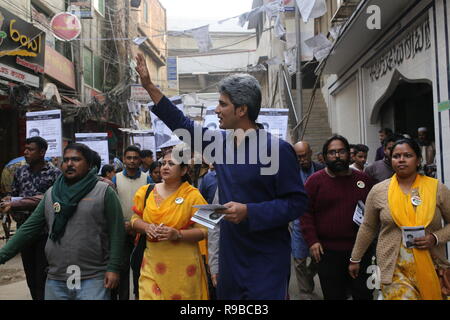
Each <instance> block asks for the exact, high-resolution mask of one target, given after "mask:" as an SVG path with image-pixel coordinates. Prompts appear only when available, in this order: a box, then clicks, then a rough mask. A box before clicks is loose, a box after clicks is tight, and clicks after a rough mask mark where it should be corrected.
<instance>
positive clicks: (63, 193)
mask: <svg viewBox="0 0 450 320" xmlns="http://www.w3.org/2000/svg"><path fill="white" fill-rule="evenodd" d="M96 173H97V169H96V168H94V169H92V170H91V171H90V172H88V174H87V175H86V176H85V177H84V178H83V179H81V180H80V181H78V182H76V183H74V184H72V185H68V184H67V182H66V179H65V178H64V175H60V176H59V178H58V179H57V180H56V182H55V184H54V185H53V189H52V201H53V209H54V211H55V219H54V220H53V226H52V230H51V233H50V239H52V240H53V241H54V242H56V241H58V242H59V240H60V239H61V237H62V236H63V235H64V232H65V230H66V225H67V222H68V221H69V219H70V218H71V217H72V216H73V214H74V213H75V210H76V209H77V206H78V203H79V202H80V201H81V199H83V197H84V196H85V195H87V194H88V193H89V192H91V190H92V189H94V187H95V185H96V184H97V182H98V179H97V176H96Z"/></svg>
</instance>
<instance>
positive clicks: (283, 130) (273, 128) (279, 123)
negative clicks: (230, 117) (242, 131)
mask: <svg viewBox="0 0 450 320" xmlns="http://www.w3.org/2000/svg"><path fill="white" fill-rule="evenodd" d="M288 119H289V109H273V108H261V111H260V112H259V117H258V119H257V120H256V122H257V123H260V124H262V125H263V127H264V129H265V130H267V131H269V132H270V133H271V134H273V135H275V136H277V137H279V138H280V139H283V140H286V136H287V130H288Z"/></svg>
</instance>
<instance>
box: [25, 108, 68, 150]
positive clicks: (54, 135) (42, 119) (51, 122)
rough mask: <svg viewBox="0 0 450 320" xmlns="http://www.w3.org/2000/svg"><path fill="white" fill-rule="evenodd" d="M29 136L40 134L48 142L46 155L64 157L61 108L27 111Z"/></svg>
mask: <svg viewBox="0 0 450 320" xmlns="http://www.w3.org/2000/svg"><path fill="white" fill-rule="evenodd" d="M26 118H27V138H31V137H34V136H39V137H42V138H44V139H45V140H46V141H47V143H48V148H47V152H46V153H45V156H46V157H49V158H50V157H62V128H61V110H50V111H38V112H27V113H26Z"/></svg>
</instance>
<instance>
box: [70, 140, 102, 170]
mask: <svg viewBox="0 0 450 320" xmlns="http://www.w3.org/2000/svg"><path fill="white" fill-rule="evenodd" d="M75 140H76V142H77V143H83V144H85V145H87V146H88V147H89V148H90V149H92V150H94V151H96V152H97V153H98V154H99V156H100V158H101V159H102V166H103V165H105V164H109V149H108V134H107V133H75Z"/></svg>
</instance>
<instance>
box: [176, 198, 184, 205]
mask: <svg viewBox="0 0 450 320" xmlns="http://www.w3.org/2000/svg"><path fill="white" fill-rule="evenodd" d="M183 202H184V199H183V198H181V197H180V198H176V199H175V203H176V204H182V203H183Z"/></svg>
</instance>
